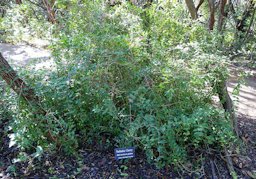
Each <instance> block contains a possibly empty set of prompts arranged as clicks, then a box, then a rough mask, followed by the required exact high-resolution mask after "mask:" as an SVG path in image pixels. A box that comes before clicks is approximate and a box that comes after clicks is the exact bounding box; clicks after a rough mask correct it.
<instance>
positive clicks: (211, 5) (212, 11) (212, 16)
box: [208, 0, 215, 30]
mask: <svg viewBox="0 0 256 179" xmlns="http://www.w3.org/2000/svg"><path fill="white" fill-rule="evenodd" d="M208 2H209V9H210V18H209V26H208V27H209V30H213V28H214V23H215V8H214V0H208Z"/></svg>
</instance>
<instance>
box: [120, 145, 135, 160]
mask: <svg viewBox="0 0 256 179" xmlns="http://www.w3.org/2000/svg"><path fill="white" fill-rule="evenodd" d="M133 157H135V147H128V148H116V149H115V159H116V160H120V159H126V158H133Z"/></svg>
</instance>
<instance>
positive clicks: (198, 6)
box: [196, 0, 204, 11]
mask: <svg viewBox="0 0 256 179" xmlns="http://www.w3.org/2000/svg"><path fill="white" fill-rule="evenodd" d="M203 3H204V0H200V1H199V3H198V5H197V6H196V11H198V10H199V8H200V7H201V5H202V4H203Z"/></svg>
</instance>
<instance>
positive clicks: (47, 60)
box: [0, 43, 53, 69]
mask: <svg viewBox="0 0 256 179" xmlns="http://www.w3.org/2000/svg"><path fill="white" fill-rule="evenodd" d="M0 52H1V53H2V54H3V56H4V57H5V58H6V59H7V60H8V62H9V63H10V64H11V65H12V66H13V67H24V66H28V65H29V64H33V65H34V67H35V68H36V69H42V68H49V67H52V65H53V61H52V59H51V53H50V51H48V50H45V49H39V48H35V47H31V46H28V45H11V44H5V43H0Z"/></svg>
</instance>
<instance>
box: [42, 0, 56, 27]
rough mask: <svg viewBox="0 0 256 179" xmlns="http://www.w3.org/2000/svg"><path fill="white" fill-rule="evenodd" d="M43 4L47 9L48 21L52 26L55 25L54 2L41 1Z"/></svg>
mask: <svg viewBox="0 0 256 179" xmlns="http://www.w3.org/2000/svg"><path fill="white" fill-rule="evenodd" d="M43 3H44V6H45V7H46V9H47V13H48V18H49V21H50V22H51V23H52V24H55V23H56V15H55V11H54V9H53V6H54V3H55V0H52V1H51V2H49V1H48V0H43Z"/></svg>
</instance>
